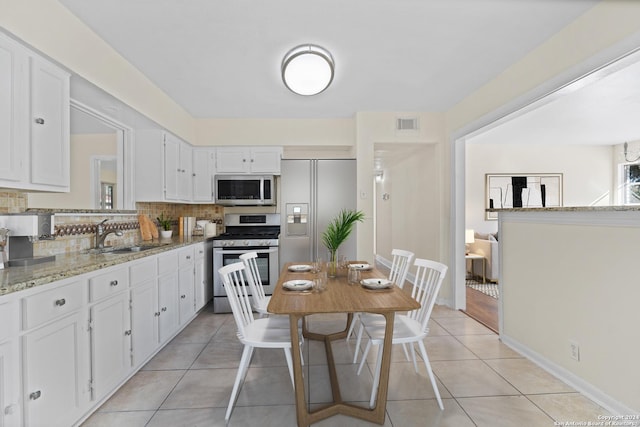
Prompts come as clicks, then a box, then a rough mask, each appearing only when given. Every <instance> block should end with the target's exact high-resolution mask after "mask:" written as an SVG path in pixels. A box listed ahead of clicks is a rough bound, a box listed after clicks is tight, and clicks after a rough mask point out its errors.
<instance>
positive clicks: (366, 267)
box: [349, 264, 371, 270]
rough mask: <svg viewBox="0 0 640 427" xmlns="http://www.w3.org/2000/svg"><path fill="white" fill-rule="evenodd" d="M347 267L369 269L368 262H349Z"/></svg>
mask: <svg viewBox="0 0 640 427" xmlns="http://www.w3.org/2000/svg"><path fill="white" fill-rule="evenodd" d="M349 267H351V268H355V269H356V270H371V266H370V265H369V264H349Z"/></svg>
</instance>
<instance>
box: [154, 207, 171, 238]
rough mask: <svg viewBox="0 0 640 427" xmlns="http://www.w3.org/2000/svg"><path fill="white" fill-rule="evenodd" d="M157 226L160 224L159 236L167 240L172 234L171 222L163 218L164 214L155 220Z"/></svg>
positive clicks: (169, 219)
mask: <svg viewBox="0 0 640 427" xmlns="http://www.w3.org/2000/svg"><path fill="white" fill-rule="evenodd" d="M157 220H158V224H160V236H161V237H162V238H163V239H168V238H170V237H171V235H172V234H173V228H172V226H173V224H172V223H173V220H172V219H171V218H167V217H165V216H164V212H163V213H161V214H160V216H159V217H158V218H157Z"/></svg>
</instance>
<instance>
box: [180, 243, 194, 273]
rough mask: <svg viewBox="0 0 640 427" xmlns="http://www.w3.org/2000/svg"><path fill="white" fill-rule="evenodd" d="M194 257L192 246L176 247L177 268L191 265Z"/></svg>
mask: <svg viewBox="0 0 640 427" xmlns="http://www.w3.org/2000/svg"><path fill="white" fill-rule="evenodd" d="M194 257H195V253H194V250H193V246H187V247H186V248H182V249H178V259H179V261H178V265H179V268H183V267H188V266H189V265H193V261H194Z"/></svg>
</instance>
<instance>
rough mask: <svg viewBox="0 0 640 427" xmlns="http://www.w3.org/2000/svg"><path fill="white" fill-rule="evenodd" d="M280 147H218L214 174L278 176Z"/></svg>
mask: <svg viewBox="0 0 640 427" xmlns="http://www.w3.org/2000/svg"><path fill="white" fill-rule="evenodd" d="M281 159H282V147H270V146H265V147H218V149H217V150H216V173H218V174H230V173H267V174H273V175H280V160H281Z"/></svg>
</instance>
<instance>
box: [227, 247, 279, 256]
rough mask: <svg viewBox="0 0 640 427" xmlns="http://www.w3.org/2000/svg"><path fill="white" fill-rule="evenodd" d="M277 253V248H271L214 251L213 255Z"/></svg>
mask: <svg viewBox="0 0 640 427" xmlns="http://www.w3.org/2000/svg"><path fill="white" fill-rule="evenodd" d="M277 251H278V248H271V249H251V250H247V249H245V250H242V249H223V248H220V249H216V250H215V253H217V254H222V255H242V254H246V253H247V252H255V253H258V254H272V253H275V252H277Z"/></svg>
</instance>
